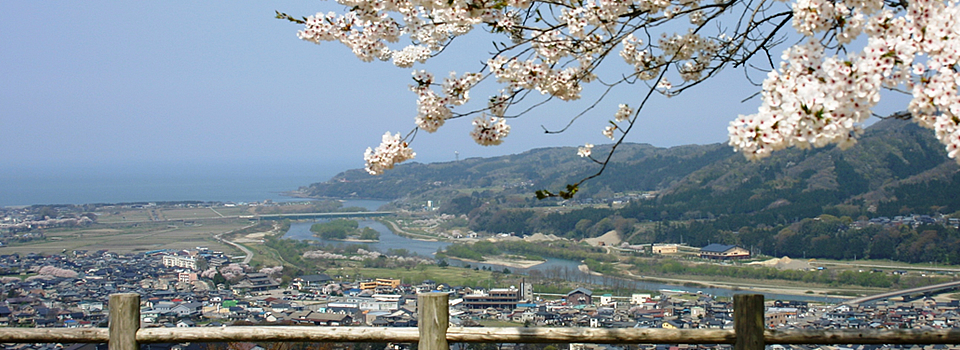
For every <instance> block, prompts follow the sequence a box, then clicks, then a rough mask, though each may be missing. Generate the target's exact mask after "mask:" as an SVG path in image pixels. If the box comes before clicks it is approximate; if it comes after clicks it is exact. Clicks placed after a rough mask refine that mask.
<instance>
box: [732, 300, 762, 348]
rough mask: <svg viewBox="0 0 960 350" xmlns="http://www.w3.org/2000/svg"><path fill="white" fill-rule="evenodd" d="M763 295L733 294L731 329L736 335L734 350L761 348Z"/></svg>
mask: <svg viewBox="0 0 960 350" xmlns="http://www.w3.org/2000/svg"><path fill="white" fill-rule="evenodd" d="M763 312H764V308H763V295H761V294H736V295H734V296H733V330H734V332H736V335H737V342H736V343H735V344H734V345H733V349H734V350H763V347H764V345H765V344H764V339H763V329H764V325H763Z"/></svg>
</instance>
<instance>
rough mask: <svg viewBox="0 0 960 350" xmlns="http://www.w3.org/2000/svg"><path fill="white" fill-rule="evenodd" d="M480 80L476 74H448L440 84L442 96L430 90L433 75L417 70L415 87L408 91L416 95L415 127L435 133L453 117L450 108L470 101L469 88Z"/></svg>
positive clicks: (414, 75)
mask: <svg viewBox="0 0 960 350" xmlns="http://www.w3.org/2000/svg"><path fill="white" fill-rule="evenodd" d="M480 79H482V75H480V74H477V73H466V74H464V75H463V76H461V77H459V78H458V77H457V76H456V73H454V72H450V77H448V78H445V79H444V81H443V84H441V89H442V94H437V93H436V92H435V91H433V89H431V88H430V86H431V85H433V74H430V73H429V72H427V71H424V70H419V71H414V72H413V80H414V81H416V82H417V84H416V85H411V86H410V90H411V91H413V92H415V93H416V94H417V117H416V118H415V121H416V123H417V127H418V128H420V129H422V130H426V131H427V132H434V131H437V129H439V128H440V127H441V126H443V123H444V122H445V121H446V120H447V119H450V117H452V116H453V111H452V110H451V107H453V106H459V105H462V104H464V103H467V101H469V100H470V88H472V87H473V86H474V85H476V84H477V82H479V81H480Z"/></svg>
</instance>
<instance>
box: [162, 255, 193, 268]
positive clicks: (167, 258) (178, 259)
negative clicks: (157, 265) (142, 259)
mask: <svg viewBox="0 0 960 350" xmlns="http://www.w3.org/2000/svg"><path fill="white" fill-rule="evenodd" d="M163 266H166V267H182V268H185V269H191V270H196V269H197V261H196V260H194V259H193V258H188V257H183V256H176V255H164V256H163Z"/></svg>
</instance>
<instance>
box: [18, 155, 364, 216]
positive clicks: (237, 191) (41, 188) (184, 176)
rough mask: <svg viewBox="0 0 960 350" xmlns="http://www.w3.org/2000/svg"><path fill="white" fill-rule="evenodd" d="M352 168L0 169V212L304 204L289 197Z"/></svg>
mask: <svg viewBox="0 0 960 350" xmlns="http://www.w3.org/2000/svg"><path fill="white" fill-rule="evenodd" d="M347 169H349V166H347V165H334V164H323V163H320V162H309V161H303V162H247V163H203V164H155V163H147V164H111V165H80V166H78V165H69V166H57V165H45V166H32V167H6V168H0V207H16V206H29V205H56V204H87V203H133V202H165V201H219V202H234V203H252V202H262V201H264V200H272V201H274V202H288V201H299V200H303V199H300V198H295V197H289V196H286V195H284V194H285V193H286V192H289V191H295V190H297V189H298V188H300V187H301V186H308V185H310V184H312V183H316V182H323V181H327V180H329V179H330V178H331V177H333V176H334V175H336V174H338V173H340V172H342V171H344V170H347Z"/></svg>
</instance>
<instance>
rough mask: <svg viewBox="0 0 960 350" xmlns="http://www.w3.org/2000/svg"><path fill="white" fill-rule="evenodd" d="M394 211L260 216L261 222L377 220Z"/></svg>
mask: <svg viewBox="0 0 960 350" xmlns="http://www.w3.org/2000/svg"><path fill="white" fill-rule="evenodd" d="M393 214H394V212H392V211H355V212H344V213H298V214H267V215H260V216H259V218H260V220H283V219H292V220H301V219H336V218H375V217H382V216H390V215H393Z"/></svg>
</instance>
